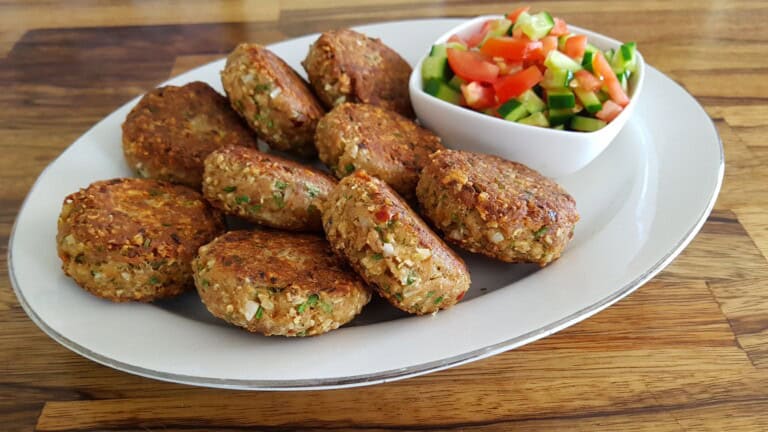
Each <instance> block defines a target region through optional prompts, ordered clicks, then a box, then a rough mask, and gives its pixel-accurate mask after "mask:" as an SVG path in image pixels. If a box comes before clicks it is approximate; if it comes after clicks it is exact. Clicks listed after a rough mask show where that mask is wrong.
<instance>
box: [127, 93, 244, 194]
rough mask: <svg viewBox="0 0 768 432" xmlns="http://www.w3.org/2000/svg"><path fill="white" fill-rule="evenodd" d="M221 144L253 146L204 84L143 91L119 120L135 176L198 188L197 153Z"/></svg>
mask: <svg viewBox="0 0 768 432" xmlns="http://www.w3.org/2000/svg"><path fill="white" fill-rule="evenodd" d="M225 144H234V145H241V146H246V147H256V145H257V142H256V137H255V136H254V134H253V132H251V130H250V129H249V128H248V126H246V125H245V124H244V123H243V121H242V120H241V119H240V118H239V117H238V116H237V113H235V112H234V111H232V109H230V108H229V103H228V102H227V98H225V97H224V96H222V95H220V94H219V93H217V92H216V90H214V89H212V88H211V87H210V86H209V85H208V84H206V83H203V82H199V81H196V82H192V83H189V84H186V85H184V86H181V87H176V86H166V87H160V88H156V89H154V90H152V91H151V92H149V93H147V94H145V95H144V97H142V98H141V100H140V101H139V103H138V104H137V105H136V106H135V107H134V108H133V109H132V110H131V112H130V113H128V116H127V117H126V119H125V122H124V123H123V153H124V155H125V159H126V161H127V162H128V164H129V165H130V166H131V167H132V168H133V169H134V170H135V171H136V172H137V173H138V174H139V175H140V176H141V177H150V178H155V179H159V180H166V181H170V182H173V183H180V184H184V185H187V186H190V187H193V188H196V189H199V188H200V182H201V181H202V178H203V159H205V157H206V156H208V154H209V153H210V152H212V151H213V150H216V149H217V148H219V147H221V146H222V145H225Z"/></svg>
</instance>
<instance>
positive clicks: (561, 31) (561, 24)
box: [549, 17, 569, 36]
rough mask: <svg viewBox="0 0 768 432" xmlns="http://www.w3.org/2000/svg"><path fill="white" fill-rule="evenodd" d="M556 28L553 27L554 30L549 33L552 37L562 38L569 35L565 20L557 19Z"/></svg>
mask: <svg viewBox="0 0 768 432" xmlns="http://www.w3.org/2000/svg"><path fill="white" fill-rule="evenodd" d="M554 20H555V26H554V27H552V30H550V31H549V34H551V35H552V36H562V35H567V34H568V33H569V32H568V24H566V22H565V21H564V20H561V19H560V18H557V17H556V18H555V19H554Z"/></svg>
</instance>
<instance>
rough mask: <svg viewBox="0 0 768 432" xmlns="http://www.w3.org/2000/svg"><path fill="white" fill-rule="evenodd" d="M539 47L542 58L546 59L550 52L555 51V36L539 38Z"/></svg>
mask: <svg viewBox="0 0 768 432" xmlns="http://www.w3.org/2000/svg"><path fill="white" fill-rule="evenodd" d="M541 45H542V46H541V48H542V51H544V57H546V56H547V54H549V52H550V51H553V50H556V49H557V36H544V37H543V38H541Z"/></svg>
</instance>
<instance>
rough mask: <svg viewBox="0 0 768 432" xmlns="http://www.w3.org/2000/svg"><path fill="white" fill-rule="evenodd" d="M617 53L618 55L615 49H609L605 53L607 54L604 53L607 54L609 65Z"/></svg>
mask: <svg viewBox="0 0 768 432" xmlns="http://www.w3.org/2000/svg"><path fill="white" fill-rule="evenodd" d="M615 53H616V50H615V49H613V48H611V49H609V50H606V51H605V53H604V54H605V59H606V60H608V63H610V62H611V61H613V55H614V54H615Z"/></svg>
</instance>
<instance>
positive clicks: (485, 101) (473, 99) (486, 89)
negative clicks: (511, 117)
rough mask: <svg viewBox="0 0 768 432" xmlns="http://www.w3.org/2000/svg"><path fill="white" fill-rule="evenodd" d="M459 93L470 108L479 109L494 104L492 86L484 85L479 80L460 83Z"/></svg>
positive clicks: (494, 96) (494, 98) (494, 97)
mask: <svg viewBox="0 0 768 432" xmlns="http://www.w3.org/2000/svg"><path fill="white" fill-rule="evenodd" d="M461 94H462V95H464V100H466V101H467V105H468V106H470V107H471V108H474V109H477V110H481V109H485V108H489V107H492V106H494V105H496V95H495V94H494V91H493V87H491V86H490V85H488V86H484V85H482V84H480V83H479V82H471V83H469V84H462V85H461Z"/></svg>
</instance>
